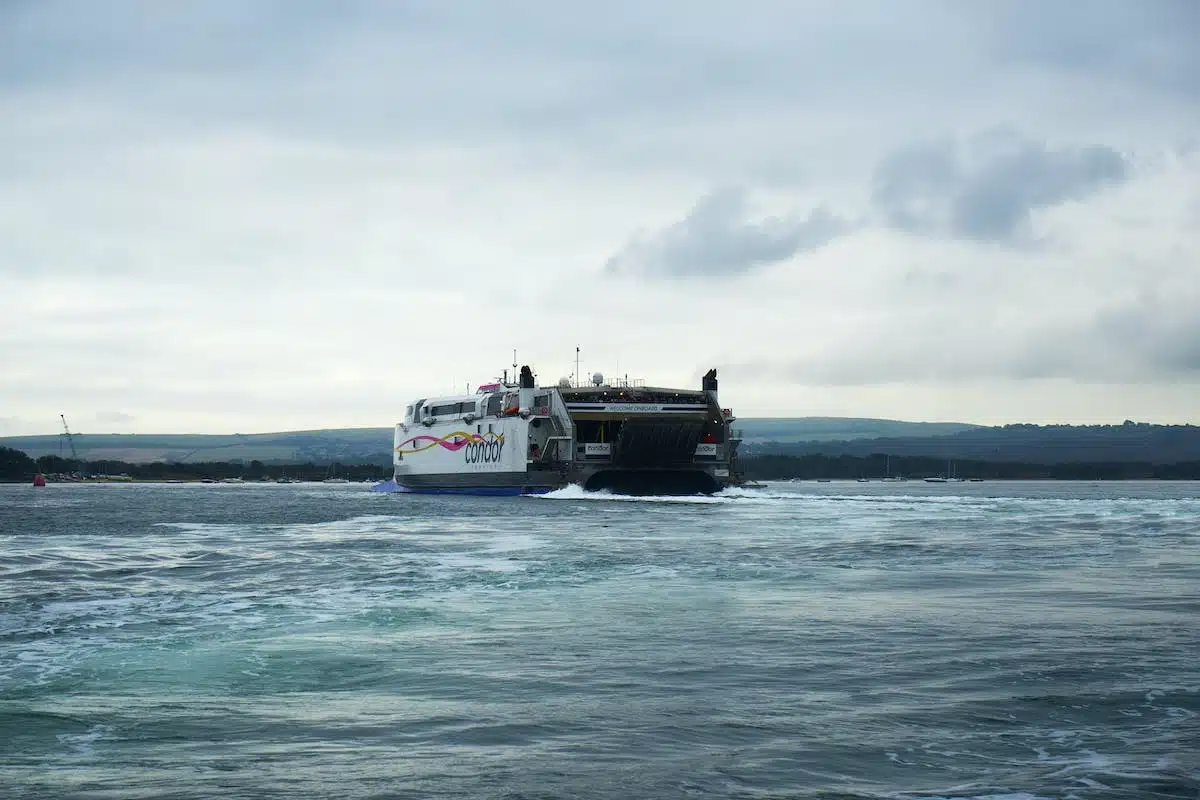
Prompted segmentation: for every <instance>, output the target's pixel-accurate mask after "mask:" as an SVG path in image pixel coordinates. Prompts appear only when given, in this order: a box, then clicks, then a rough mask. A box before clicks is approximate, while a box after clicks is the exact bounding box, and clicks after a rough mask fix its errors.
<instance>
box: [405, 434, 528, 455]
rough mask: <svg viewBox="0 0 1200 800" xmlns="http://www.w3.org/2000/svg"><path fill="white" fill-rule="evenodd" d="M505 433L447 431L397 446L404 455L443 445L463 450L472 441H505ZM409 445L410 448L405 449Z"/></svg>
mask: <svg viewBox="0 0 1200 800" xmlns="http://www.w3.org/2000/svg"><path fill="white" fill-rule="evenodd" d="M503 441H504V434H503V433H492V432H491V431H488V432H487V433H485V434H482V435H480V434H478V433H470V432H468V431H455V432H454V433H447V434H446V435H445V436H443V437H441V438H440V439H439V438H438V437H437V436H414V437H413V438H411V439H408V440H406V441H403V442H401V443H400V444H399V445H398V446H397V447H396V452H397V453H399V454H400V455H402V456H407V455H411V454H412V453H420V452H421V451H423V450H428V449H429V448H431V447H438V446H441V447H443V448H445V449H446V450H449V451H451V452H455V451H457V450H461V449H463V448H464V447H466V446H467V445H469V444H472V443H476V442H478V443H490V442H503ZM405 447H408V449H407V450H406V449H404V448H405Z"/></svg>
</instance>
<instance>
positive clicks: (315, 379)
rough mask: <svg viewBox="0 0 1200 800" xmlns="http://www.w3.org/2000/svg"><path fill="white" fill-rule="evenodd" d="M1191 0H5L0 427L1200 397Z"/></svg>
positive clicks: (35, 429) (300, 423)
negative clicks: (505, 410)
mask: <svg viewBox="0 0 1200 800" xmlns="http://www.w3.org/2000/svg"><path fill="white" fill-rule="evenodd" d="M1197 41H1200V3H1196V2H1195V0H1138V2H1128V1H1127V0H1091V2H1087V3H1083V2H1078V0H1067V1H1064V0H1036V2H1035V1H1032V0H1030V1H1026V0H1006V1H1005V2H999V0H996V1H992V0H985V1H984V2H975V3H963V2H959V1H957V0H907V1H906V2H904V3H897V2H894V0H877V1H873V0H848V1H847V2H839V3H832V2H806V1H805V0H741V2H737V3H733V2H723V3H718V2H713V1H712V0H662V1H661V2H626V0H612V1H611V2H608V3H602V4H596V3H583V2H573V1H572V0H554V1H553V2H551V0H544V1H543V2H528V1H526V0H512V2H506V3H496V2H484V1H483V0H475V1H474V2H472V1H471V0H464V2H459V3H446V2H443V1H442V0H410V1H408V2H402V1H401V0H395V2H383V0H379V1H378V2H361V1H359V0H344V1H343V2H338V3H328V2H309V1H308V0H257V1H256V2H244V1H243V0H205V2H198V1H197V2H179V3H162V2H157V0H140V1H136V2H135V1H134V0H111V1H110V2H105V3H97V2H95V1H94V0H0V435H13V434H23V433H54V432H56V430H57V426H58V424H59V414H65V415H66V416H67V419H68V421H69V422H70V423H71V424H72V427H73V429H77V430H80V431H83V432H89V433H99V432H133V433H140V432H196V433H232V432H241V433H249V432H258V431H276V430H290V429H308V428H335V427H359V426H362V427H374V426H388V425H392V424H394V422H395V421H396V420H397V419H398V418H399V417H400V416H401V415H402V413H403V408H404V406H405V405H406V404H407V403H408V402H410V401H411V400H412V399H414V398H417V397H426V396H432V395H436V394H442V393H451V392H454V391H462V390H463V389H465V388H467V387H468V386H470V387H471V388H474V386H476V385H478V384H479V383H481V382H485V381H487V380H489V379H490V378H493V377H495V376H496V375H498V374H499V372H500V370H501V369H503V368H504V367H506V366H508V367H509V368H510V369H511V366H510V365H511V363H512V361H513V350H514V349H515V350H516V351H517V360H518V361H519V363H522V364H526V363H528V364H530V365H532V366H533V367H534V369H535V371H536V372H537V374H538V377H539V379H540V380H541V381H543V382H547V383H550V382H554V381H557V380H558V378H560V377H562V376H567V375H569V374H570V373H571V372H572V371H573V370H574V359H575V348H576V347H577V346H578V347H580V348H581V350H580V353H581V367H582V370H581V371H582V372H583V374H585V375H590V374H591V373H592V372H596V371H600V372H602V373H604V374H606V375H609V376H611V375H614V374H615V375H623V376H624V375H627V376H628V377H630V378H642V379H644V380H645V381H646V382H647V383H648V384H651V385H667V386H682V387H692V386H695V387H699V384H700V376H701V375H702V374H703V373H704V372H705V371H706V370H707V369H709V368H710V367H716V368H717V369H718V374H719V377H720V380H721V398H722V403H723V404H724V405H726V406H729V407H732V408H733V409H734V411H735V413H737V414H738V415H739V416H742V417H753V416H807V415H824V416H858V417H885V418H893V419H907V420H942V421H961V422H976V423H983V424H1004V423H1009V422H1036V423H1059V422H1069V423H1110V422H1111V423H1119V422H1121V421H1123V420H1125V419H1134V420H1138V421H1148V422H1164V423H1185V422H1190V423H1200V313H1197V309H1200V47H1196V46H1195V43H1196V42H1197Z"/></svg>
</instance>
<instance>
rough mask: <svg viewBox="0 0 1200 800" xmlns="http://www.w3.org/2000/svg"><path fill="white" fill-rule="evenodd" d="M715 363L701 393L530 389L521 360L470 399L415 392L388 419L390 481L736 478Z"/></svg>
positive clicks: (690, 490) (681, 489)
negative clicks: (392, 421)
mask: <svg viewBox="0 0 1200 800" xmlns="http://www.w3.org/2000/svg"><path fill="white" fill-rule="evenodd" d="M733 420H734V416H733V413H732V411H730V410H729V409H727V408H722V407H721V405H720V403H719V402H718V399H717V374H716V370H715V369H713V370H709V371H708V373H707V374H706V375H705V376H704V377H703V379H702V382H701V387H700V389H698V390H696V389H670V388H662V387H653V386H645V385H643V382H642V381H638V380H635V381H629V380H621V381H614V382H612V383H609V382H606V381H605V380H604V376H603V375H601V374H599V373H597V374H595V375H593V376H592V380H591V382H590V384H589V385H586V386H579V385H574V384H573V383H572V382H571V381H568V380H565V379H564V380H562V381H560V382H559V384H558V385H556V386H537V385H536V380H535V378H534V375H533V371H532V370H531V369H530V368H529V367H528V366H525V367H522V368H521V369H520V372H519V374H518V376H517V380H516V382H515V383H510V382H509V381H508V379H507V374H506V375H505V376H504V377H503V378H501V379H500V380H498V381H496V382H494V383H489V384H485V385H483V386H480V387H479V388H478V389H477V390H476V391H475V393H473V394H462V395H451V396H445V397H433V398H421V399H418V400H416V401H414V402H413V403H412V404H410V405H409V406H408V407H407V408H406V409H405V414H404V420H403V422H401V423H399V424H398V425H397V426H396V433H395V441H394V450H393V463H394V466H395V473H394V481H395V485H394V488H397V489H399V490H402V491H413V492H457V493H468V494H535V493H540V492H547V491H552V490H554V489H559V488H562V487H564V486H567V485H569V484H578V485H580V486H582V487H583V488H585V489H588V490H597V489H610V490H613V491H617V492H621V493H634V494H697V493H701V494H708V493H712V492H716V491H719V490H721V489H723V488H725V487H726V486H729V485H733V484H738V483H741V482H742V475H741V472H740V469H739V468H738V458H737V449H738V444H739V440H738V439H737V438H735V437H734V436H733V431H732V429H731V427H730V424H731V423H732V422H733Z"/></svg>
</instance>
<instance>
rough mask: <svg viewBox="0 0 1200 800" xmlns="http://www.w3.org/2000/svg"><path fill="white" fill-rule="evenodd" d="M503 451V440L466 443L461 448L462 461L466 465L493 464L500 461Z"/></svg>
mask: <svg viewBox="0 0 1200 800" xmlns="http://www.w3.org/2000/svg"><path fill="white" fill-rule="evenodd" d="M503 450H504V440H503V439H492V440H490V441H486V440H485V441H474V442H468V443H467V446H466V447H464V448H463V461H464V462H466V463H467V464H495V463H496V462H498V461H499V460H500V453H501V452H503Z"/></svg>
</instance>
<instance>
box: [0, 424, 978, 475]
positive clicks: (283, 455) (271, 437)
mask: <svg viewBox="0 0 1200 800" xmlns="http://www.w3.org/2000/svg"><path fill="white" fill-rule="evenodd" d="M974 427H976V426H973V425H964V424H960V423H942V422H934V423H927V422H901V421H898V420H887V419H853V418H841V417H792V418H783V417H776V418H747V419H739V420H737V421H736V422H735V423H734V429H735V430H740V431H741V432H742V436H743V437H744V438H745V440H746V442H747V443H748V444H755V443H763V442H779V443H792V442H827V441H846V440H854V439H874V438H881V437H891V436H942V435H946V434H951V433H958V432H960V431H964V430H968V429H971V428H974ZM74 438H75V447H76V449H77V450H78V451H79V456H80V458H83V459H85V460H89V461H98V460H104V459H110V460H117V461H127V462H130V463H147V462H152V461H169V462H185V463H186V462H199V461H236V460H239V459H240V460H242V461H247V462H248V461H253V460H258V461H262V462H264V463H293V464H294V463H304V462H309V461H311V462H314V463H327V462H331V461H340V462H350V461H356V460H357V461H361V462H364V463H365V462H366V461H370V460H378V458H379V456H380V455H381V454H382V455H384V456H386V455H387V454H388V453H389V452H390V451H391V447H392V429H391V428H340V429H329V430H312V431H281V432H277V433H250V434H241V433H235V434H225V435H209V434H186V433H167V434H154V433H141V434H129V433H107V434H100V433H96V434H92V433H82V434H76V435H75V437H74ZM0 446H4V447H12V448H16V449H17V450H23V451H24V452H26V453H28V454H29V455H30V456H32V457H33V458H37V457H39V456H43V455H62V456H67V457H69V456H70V455H71V451H70V448H69V447H68V446H67V443H66V440H65V437H63V436H61V435H49V436H9V437H4V438H0Z"/></svg>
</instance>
